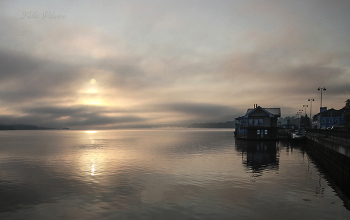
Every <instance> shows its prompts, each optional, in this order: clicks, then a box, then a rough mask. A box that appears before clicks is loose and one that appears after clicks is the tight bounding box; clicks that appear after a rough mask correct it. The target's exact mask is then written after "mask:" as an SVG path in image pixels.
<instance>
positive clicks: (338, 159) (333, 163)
mask: <svg viewBox="0 0 350 220" xmlns="http://www.w3.org/2000/svg"><path fill="white" fill-rule="evenodd" d="M339 134H342V135H339ZM306 137H307V141H308V144H307V148H308V150H309V151H310V152H312V154H313V156H314V157H315V159H316V160H317V161H318V162H319V163H320V164H321V165H322V166H323V167H324V168H325V169H326V170H328V171H329V173H330V174H331V175H332V176H333V177H334V179H335V180H336V181H337V182H338V183H339V185H340V187H341V188H342V189H343V191H344V192H345V194H347V195H348V196H350V188H349V184H350V136H349V134H348V133H338V132H327V131H317V132H312V131H310V130H309V132H307V134H306Z"/></svg>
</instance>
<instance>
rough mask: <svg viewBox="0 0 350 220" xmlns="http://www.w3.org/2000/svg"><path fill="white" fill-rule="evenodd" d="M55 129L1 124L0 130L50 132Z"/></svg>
mask: <svg viewBox="0 0 350 220" xmlns="http://www.w3.org/2000/svg"><path fill="white" fill-rule="evenodd" d="M48 129H54V128H46V127H39V126H37V125H24V124H12V125H3V124H0V130H48Z"/></svg>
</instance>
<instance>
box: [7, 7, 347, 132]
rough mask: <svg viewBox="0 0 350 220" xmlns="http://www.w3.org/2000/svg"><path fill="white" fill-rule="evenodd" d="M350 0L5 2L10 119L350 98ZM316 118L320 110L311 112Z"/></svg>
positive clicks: (140, 114)
mask: <svg viewBox="0 0 350 220" xmlns="http://www.w3.org/2000/svg"><path fill="white" fill-rule="evenodd" d="M349 11H350V1H348V0H333V1H329V0H294V1H290V0H228V1H225V0H220V1H213V0H186V1H183V0H168V1H165V0H149V1H146V0H127V1H124V0H121V1H108V0H104V1H74V0H70V1H68V0H64V1H48V0H45V1H36V2H35V3H34V2H31V1H1V2H0V30H1V31H0V32H1V34H0V124H35V125H39V126H46V127H55V128H61V127H69V128H72V129H111V128H123V127H133V126H134V127H138V126H143V125H164V124H190V123H194V122H198V123H201V122H225V121H232V120H234V119H235V118H236V117H238V116H241V115H244V114H245V112H246V110H247V109H248V108H253V107H254V104H258V105H259V106H261V107H266V108H281V113H282V117H286V116H295V114H296V113H297V112H298V111H299V110H304V111H305V108H304V107H303V105H308V106H310V104H311V102H309V101H308V99H310V98H313V99H314V100H315V101H314V102H312V114H315V113H317V112H318V111H319V107H320V100H321V99H320V91H318V90H317V89H318V88H319V87H322V88H323V87H325V88H326V90H325V91H324V92H323V99H322V102H323V106H326V107H328V108H335V109H339V108H342V107H343V106H344V105H345V103H344V102H345V100H347V99H349V98H350V37H349V36H350V13H349ZM306 112H307V113H308V114H309V112H310V109H309V107H308V108H307V109H306Z"/></svg>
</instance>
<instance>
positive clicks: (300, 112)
mask: <svg viewBox="0 0 350 220" xmlns="http://www.w3.org/2000/svg"><path fill="white" fill-rule="evenodd" d="M302 113H303V110H302V109H299V111H298V112H297V115H298V121H299V127H300V124H301V123H300V118H299V116H301V115H302Z"/></svg>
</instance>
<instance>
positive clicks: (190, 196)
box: [0, 129, 350, 219]
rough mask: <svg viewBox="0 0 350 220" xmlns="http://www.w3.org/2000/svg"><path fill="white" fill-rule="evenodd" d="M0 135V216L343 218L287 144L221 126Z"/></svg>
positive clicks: (338, 204)
mask: <svg viewBox="0 0 350 220" xmlns="http://www.w3.org/2000/svg"><path fill="white" fill-rule="evenodd" d="M0 138H1V144H2V146H1V148H0V167H1V170H0V202H1V206H0V219H20V218H23V217H24V216H26V219H48V218H52V217H57V218H65V219H72V218H73V219H74V218H77V219H92V218H94V219H115V218H118V219H134V218H135V219H157V218H158V219H159V218H160V219H232V218H234V219H251V218H258V219H282V218H283V219H300V218H301V219H305V218H308V219H329V218H336V219H348V218H349V217H350V212H349V211H348V210H347V209H346V208H345V207H344V204H345V203H346V202H347V203H349V201H348V200H346V201H342V200H341V199H340V198H339V197H338V196H337V195H336V193H335V191H334V189H333V188H332V187H331V186H330V184H329V181H328V180H327V179H326V177H325V176H324V175H323V173H322V172H320V171H319V169H318V168H317V167H316V166H315V164H314V162H313V160H312V159H311V158H310V157H309V156H308V155H307V153H306V152H305V151H303V149H302V147H301V146H300V145H293V144H291V143H288V142H283V141H280V142H247V141H240V140H235V138H234V137H233V132H232V131H231V130H221V129H220V130H205V129H203V130H190V129H186V130H113V131H93V132H87V131H84V132H82V131H19V132H18V131H16V132H13V131H12V132H11V131H6V132H3V133H0ZM47 210H50V211H47ZM285 213H289V214H288V215H287V216H286V215H285Z"/></svg>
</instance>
